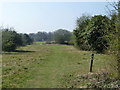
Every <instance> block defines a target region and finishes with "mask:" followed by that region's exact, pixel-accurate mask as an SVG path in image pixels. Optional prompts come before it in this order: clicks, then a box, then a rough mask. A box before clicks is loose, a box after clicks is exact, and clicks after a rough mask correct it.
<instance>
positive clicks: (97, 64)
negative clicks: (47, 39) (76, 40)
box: [2, 42, 111, 88]
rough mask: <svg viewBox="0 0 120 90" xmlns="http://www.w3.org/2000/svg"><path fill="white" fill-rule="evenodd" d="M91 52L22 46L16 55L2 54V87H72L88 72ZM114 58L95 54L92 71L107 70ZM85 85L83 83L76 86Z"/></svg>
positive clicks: (52, 47) (38, 44) (62, 47)
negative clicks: (78, 78)
mask: <svg viewBox="0 0 120 90" xmlns="http://www.w3.org/2000/svg"><path fill="white" fill-rule="evenodd" d="M91 54H92V52H88V51H80V50H77V49H76V48H74V47H73V46H67V45H57V44H54V45H52V44H51V45H46V44H45V43H44V42H43V43H41V42H37V43H35V44H33V45H28V46H26V47H20V48H18V49H17V51H16V52H3V54H2V56H3V58H2V60H3V61H2V64H3V65H2V75H3V77H2V80H3V81H2V82H3V88H8V87H11V88H59V87H61V88H62V87H63V88H65V87H69V84H68V83H67V82H68V81H70V80H72V79H74V78H75V76H77V75H83V74H87V73H89V65H90V59H91ZM110 59H111V57H110V56H108V55H104V54H95V57H94V63H93V72H94V73H96V72H98V71H100V70H105V69H106V66H107V64H108V62H109V60H110ZM80 86H84V83H81V84H78V85H77V86H76V87H80Z"/></svg>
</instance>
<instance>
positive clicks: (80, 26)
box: [74, 15, 90, 50]
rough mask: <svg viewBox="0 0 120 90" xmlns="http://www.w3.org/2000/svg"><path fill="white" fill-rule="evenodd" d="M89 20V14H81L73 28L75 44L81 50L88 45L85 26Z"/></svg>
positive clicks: (87, 48) (86, 48) (85, 48)
mask: <svg viewBox="0 0 120 90" xmlns="http://www.w3.org/2000/svg"><path fill="white" fill-rule="evenodd" d="M89 22H90V16H85V15H83V16H82V17H80V18H78V19H77V27H76V29H75V30H74V35H75V46H77V47H78V48H80V49H81V50H89V46H88V45H87V42H86V33H85V32H86V28H87V26H88V24H89Z"/></svg>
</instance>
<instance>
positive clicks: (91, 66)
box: [90, 54, 94, 72]
mask: <svg viewBox="0 0 120 90" xmlns="http://www.w3.org/2000/svg"><path fill="white" fill-rule="evenodd" d="M93 57H94V54H92V56H91V64H90V72H92V65H93Z"/></svg>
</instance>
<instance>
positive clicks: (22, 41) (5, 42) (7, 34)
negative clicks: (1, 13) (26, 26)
mask: <svg viewBox="0 0 120 90" xmlns="http://www.w3.org/2000/svg"><path fill="white" fill-rule="evenodd" d="M31 43H32V40H31V38H30V37H29V36H28V35H27V34H18V33H17V32H16V31H14V30H12V29H2V51H15V49H16V48H17V47H18V46H23V45H28V44H31Z"/></svg>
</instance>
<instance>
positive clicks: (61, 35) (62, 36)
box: [54, 29, 72, 44]
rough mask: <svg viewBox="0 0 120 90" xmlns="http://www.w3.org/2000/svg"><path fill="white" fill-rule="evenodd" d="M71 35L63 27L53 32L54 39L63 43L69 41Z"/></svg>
mask: <svg viewBox="0 0 120 90" xmlns="http://www.w3.org/2000/svg"><path fill="white" fill-rule="evenodd" d="M71 36H72V33H71V32H69V31H67V30H64V29H59V30H56V31H55V32H54V39H55V41H56V42H57V43H60V44H65V43H66V42H68V41H70V40H71Z"/></svg>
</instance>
